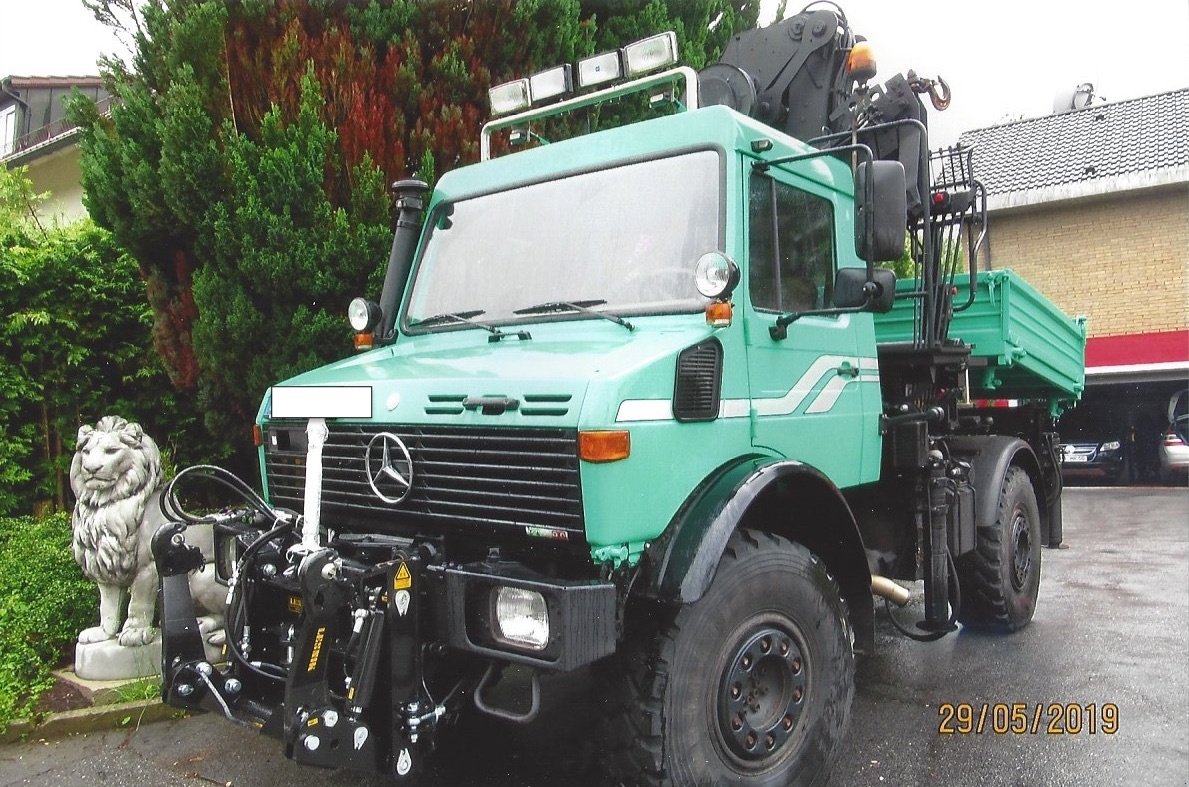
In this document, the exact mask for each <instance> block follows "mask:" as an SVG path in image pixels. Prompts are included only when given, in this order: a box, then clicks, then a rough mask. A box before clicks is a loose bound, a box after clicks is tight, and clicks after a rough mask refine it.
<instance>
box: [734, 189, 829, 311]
mask: <svg viewBox="0 0 1189 787" xmlns="http://www.w3.org/2000/svg"><path fill="white" fill-rule="evenodd" d="M750 191H751V198H750V201H749V202H750V209H749V210H750V225H751V230H750V237H749V239H748V244H749V255H750V260H751V264H750V269H751V279H750V285H749V292H750V295H751V303H752V306H754V307H755V308H756V309H759V310H761V311H772V312H802V311H810V310H812V309H823V308H826V307H828V306H830V305H831V299H832V292H831V290H832V287H833V284H834V206H833V205H832V204H830V202H829V200H826V199H822V198H821V197H817V196H814V195H813V194H810V193H808V192H805V191H801V190H800V189H797V188H794V187H792V186H789V185H787V184H785V183H781V182H779V181H777V180H775V179H774V178H771V177H769V176H768V175H762V174H754V175H752V177H751V186H750Z"/></svg>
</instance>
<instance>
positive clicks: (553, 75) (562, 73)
mask: <svg viewBox="0 0 1189 787" xmlns="http://www.w3.org/2000/svg"><path fill="white" fill-rule="evenodd" d="M571 73H572V72H571V70H570V64H569V63H566V64H564V65H560V66H557V67H556V68H550V69H548V70H546V71H541V72H539V73H537V74H533V75H532V76H531V77H529V78H528V82H529V88H530V90H531V92H532V100H533V103H534V104H536V103H540V102H542V101H548V100H550V99H552V98H557V97H558V96H564V95H565V94H566V93H569V92H570V91H571V90H573V89H574V79H573V76H572V75H571Z"/></svg>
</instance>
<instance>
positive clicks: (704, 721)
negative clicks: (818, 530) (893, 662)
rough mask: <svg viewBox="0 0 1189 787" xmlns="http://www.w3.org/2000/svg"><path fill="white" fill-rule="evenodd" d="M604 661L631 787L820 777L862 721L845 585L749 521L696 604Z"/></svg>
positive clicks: (615, 747)
mask: <svg viewBox="0 0 1189 787" xmlns="http://www.w3.org/2000/svg"><path fill="white" fill-rule="evenodd" d="M642 634H643V635H642V636H638V637H635V638H633V639H632V640H631V641H630V642H629V643H628V644H627V645H626V646H625V647H624V649H623V650H622V651H621V653H620V654H617V655H616V656H615V657H612V658H611V659H609V660H608V661H607V662H606V663H604V664H602V665H600V668H601V672H602V678H603V679H604V680H605V681H607V691H606V693H605V694H604V696H610V697H611V698H612V707H611V709H610V713H609V714H608V716H607V730H606V733H607V737H608V739H609V742H610V744H611V754H612V764H613V767H614V769H615V773H614V775H615V777H616V779H617V780H618V783H620V784H625V785H646V784H647V785H674V786H677V785H681V786H684V785H702V784H714V785H749V787H750V786H755V787H759V786H760V785H764V786H765V787H767V786H769V785H771V786H773V787H774V786H775V785H789V784H795V785H820V784H823V783H824V782H825V781H826V779H827V778H828V776H829V771H830V768H831V767H832V766H833V763H834V759H835V756H836V754H837V749H838V745H839V743H840V742H841V740H842V738H843V736H844V735H845V732H846V728H847V725H848V723H849V720H850V707H851V701H852V699H853V697H854V654H853V650H852V647H851V639H850V629H849V624H848V622H847V613H846V607H845V604H844V602H843V601H842V597H841V594H840V592H839V589H838V585H837V583H836V582H835V581H834V579H833V578H832V577H831V576H830V575H829V573H827V571H826V568H825V566H824V564H822V562H821V561H820V560H819V559H818V558H817V557H815V556H814V555H813V554H812V553H810V552H809V551H808V550H807V549H805V547H803V546H801V545H800V544H794V543H792V542H790V541H788V540H786V539H784V538H780V537H777V536H772V535H769V534H766V533H760V532H755V531H748V530H742V531H739V532H737V533H735V535H733V536H732V537H731V540H730V542H729V543H728V545H727V549H726V552H725V553H724V555H723V557H722V559H721V561H720V562H719V565H718V569H717V571H716V574H715V577H714V581H713V582H712V583H711V586H710V588H709V589H708V590H707V591H706V594H705V595H704V596H703V597H702V598H701V599H700V600H699V601H698V602H697V603H695V604H692V605H687V606H683V607H681V608H680V609H678V610H677V611H676V612H675V613H671V614H670V615H669V617H668V619H667V620H666V622H664V623H663V624H662V625H660V626H659V627H658V626H656V625H655V624H653V626H652V627H651V629H650V631H647V632H642Z"/></svg>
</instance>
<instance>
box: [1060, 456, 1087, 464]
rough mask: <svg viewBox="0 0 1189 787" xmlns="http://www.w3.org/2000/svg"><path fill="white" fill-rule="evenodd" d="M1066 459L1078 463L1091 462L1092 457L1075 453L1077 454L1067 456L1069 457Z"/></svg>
mask: <svg viewBox="0 0 1189 787" xmlns="http://www.w3.org/2000/svg"><path fill="white" fill-rule="evenodd" d="M1064 461H1066V462H1075V463H1076V462H1089V461H1090V457H1088V456H1076V455H1075V456H1067V457H1065V460H1064Z"/></svg>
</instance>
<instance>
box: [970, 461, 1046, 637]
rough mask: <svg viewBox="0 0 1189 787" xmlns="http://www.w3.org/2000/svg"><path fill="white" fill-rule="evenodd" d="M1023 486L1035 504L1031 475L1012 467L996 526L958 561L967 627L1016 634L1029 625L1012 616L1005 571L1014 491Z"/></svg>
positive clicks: (979, 536) (987, 529)
mask: <svg viewBox="0 0 1189 787" xmlns="http://www.w3.org/2000/svg"><path fill="white" fill-rule="evenodd" d="M1021 485H1023V487H1024V489H1025V490H1026V492H1027V494H1028V495H1031V496H1032V499H1033V500H1034V501H1035V500H1036V495H1035V493H1034V491H1033V488H1032V481H1031V480H1030V479H1029V478H1028V474H1027V473H1025V472H1024V470H1023V469H1021V468H1019V467H1011V468H1008V471H1007V473H1006V474H1005V475H1004V477H1003V485H1002V487H1000V490H999V505H998V510H997V512H996V517H995V524H994V525H992V526H984V527H979V528H978V533H977V540H976V546H975V549H974V552H973V553H972V554H967V555H963V556H962V558H961V559H959V560H958V561H957V569H958V580H959V582H960V587H961V589H962V609H961V612H960V614H959V616H958V619H959V620H960V621H961V622H962V623H963V624H965V625H968V626H973V627H981V628H992V629H999V630H1002V631H1016V630H1018V629H1020V628H1023V627H1024V626H1026V625H1027V623H1028V621H1024V622H1023V623H1017V622H1015V621H1013V620H1012V619H1011V616H1010V615H1009V611H1008V600H1007V594H1008V592H1009V590H1008V588H1006V587H1005V585H1004V572H1003V540H1004V539H1005V538H1010V537H1011V534H1010V533H1006V532H1005V531H1006V530H1007V528H1008V527H1009V526H1010V517H1011V508H1012V506H1011V500H1012V499H1014V494H1013V493H1014V488H1015V487H1017V486H1021ZM1038 505H1039V504H1038ZM1037 570H1039V566H1038V567H1037Z"/></svg>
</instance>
